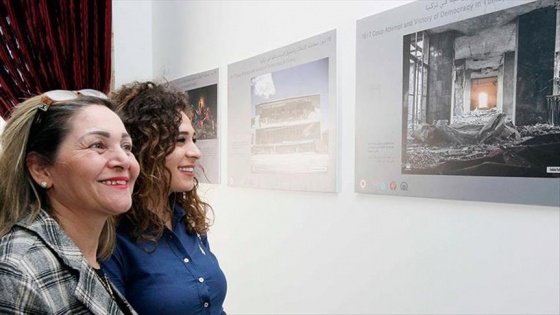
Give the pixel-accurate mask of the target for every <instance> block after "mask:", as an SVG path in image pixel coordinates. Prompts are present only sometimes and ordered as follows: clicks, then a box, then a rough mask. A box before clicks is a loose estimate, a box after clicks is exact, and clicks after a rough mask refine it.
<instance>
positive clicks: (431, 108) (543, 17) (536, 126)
mask: <svg viewBox="0 0 560 315" xmlns="http://www.w3.org/2000/svg"><path fill="white" fill-rule="evenodd" d="M558 27H559V26H558V19H557V7H556V4H555V3H554V1H538V2H533V3H529V4H526V5H522V6H518V7H514V8H511V9H507V10H502V11H499V12H495V13H490V14H486V15H481V16H478V17H476V18H471V19H466V20H463V21H460V22H457V23H452V24H447V25H444V26H440V27H436V28H431V29H427V30H423V31H420V32H415V33H412V34H408V35H406V36H404V37H403V48H404V54H403V68H404V71H403V74H404V77H403V95H404V99H403V105H404V107H403V110H404V112H403V116H404V117H406V122H405V124H403V128H404V131H403V134H405V135H406V139H403V144H404V148H403V166H402V171H403V173H405V174H442V175H468V176H518V177H525V176H526V177H560V121H559V118H560V110H559V106H558V103H559V101H560V95H559V94H560V74H559V71H558V70H559V69H560V68H559V64H558V63H559V61H560V60H559V59H558V54H559V53H560V47H558V46H555V45H557V44H558V41H559V39H558V37H559V36H560V34H558V33H557V28H558ZM555 69H556V71H555Z"/></svg>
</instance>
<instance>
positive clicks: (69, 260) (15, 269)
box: [0, 211, 136, 315]
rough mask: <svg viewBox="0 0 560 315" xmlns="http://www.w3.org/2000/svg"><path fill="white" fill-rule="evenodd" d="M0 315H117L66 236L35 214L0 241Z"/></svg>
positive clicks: (114, 305)
mask: <svg viewBox="0 0 560 315" xmlns="http://www.w3.org/2000/svg"><path fill="white" fill-rule="evenodd" d="M117 291H118V290H117V289H113V292H114V293H115V294H119V293H118V292H117ZM123 299H124V298H123ZM127 306H129V305H127ZM127 311H128V313H131V314H136V312H134V311H133V310H132V308H131V307H130V306H129V309H128V310H127ZM0 314H99V315H101V314H123V313H122V312H121V311H120V310H119V307H118V305H117V303H116V302H115V301H113V299H112V298H111V296H110V295H109V293H108V292H107V290H105V288H104V287H103V284H102V283H101V282H100V281H99V280H98V277H97V275H96V274H95V271H94V270H93V269H92V268H91V267H90V266H89V265H88V263H87V262H86V260H85V258H84V256H83V255H82V253H81V252H80V250H79V249H78V248H77V247H76V245H74V243H73V242H72V240H71V239H70V238H69V237H68V235H67V234H66V233H65V232H64V231H63V230H62V229H61V228H60V226H59V224H58V223H57V222H56V221H55V220H54V219H53V218H52V217H50V216H49V215H48V214H47V213H46V212H44V211H41V212H40V213H39V215H38V217H37V218H36V219H35V220H34V221H33V222H31V223H27V222H26V221H25V220H22V221H20V222H19V223H17V224H16V225H14V227H13V228H12V229H11V230H10V232H8V233H7V234H6V235H4V236H2V238H0Z"/></svg>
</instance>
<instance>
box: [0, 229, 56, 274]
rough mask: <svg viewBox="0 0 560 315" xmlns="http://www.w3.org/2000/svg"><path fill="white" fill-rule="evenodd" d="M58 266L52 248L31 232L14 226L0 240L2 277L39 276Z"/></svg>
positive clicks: (0, 271) (0, 270)
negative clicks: (10, 275) (15, 275)
mask: <svg viewBox="0 0 560 315" xmlns="http://www.w3.org/2000/svg"><path fill="white" fill-rule="evenodd" d="M59 266H60V262H59V259H58V257H57V256H56V255H55V253H54V252H53V250H52V248H51V247H50V246H49V245H48V244H46V243H45V242H44V241H43V239H42V238H41V237H39V236H38V235H37V234H35V233H33V232H32V231H29V230H26V229H24V228H21V227H18V226H14V227H13V228H12V230H10V231H9V232H8V233H7V234H5V235H4V236H2V238H1V239H0V273H1V274H2V275H9V274H30V276H34V275H41V274H45V272H48V271H53V270H56V269H59ZM32 274H34V275H32Z"/></svg>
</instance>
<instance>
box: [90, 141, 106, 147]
mask: <svg viewBox="0 0 560 315" xmlns="http://www.w3.org/2000/svg"><path fill="white" fill-rule="evenodd" d="M90 148H92V149H103V148H104V146H103V143H101V142H96V143H94V144H92V145H90Z"/></svg>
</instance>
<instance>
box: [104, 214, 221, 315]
mask: <svg viewBox="0 0 560 315" xmlns="http://www.w3.org/2000/svg"><path fill="white" fill-rule="evenodd" d="M173 210H174V217H173V231H170V230H169V229H167V228H165V229H164V232H163V235H162V237H161V238H160V239H159V240H158V241H157V247H156V244H155V243H154V242H150V241H145V240H140V241H139V242H134V241H133V240H132V239H131V238H130V231H131V228H132V226H131V223H130V222H129V221H127V220H124V221H123V222H122V223H121V224H120V225H119V227H118V228H117V245H116V248H115V251H114V253H113V255H112V257H111V258H110V259H108V260H106V261H104V262H102V266H103V269H104V270H105V272H106V273H107V275H108V276H109V277H110V278H111V280H112V281H113V283H114V284H115V286H116V287H117V288H118V289H119V290H120V291H121V293H122V294H123V295H124V296H125V297H126V299H127V300H128V302H129V303H130V304H131V305H132V307H134V309H135V310H136V311H137V312H138V314H161V315H164V314H192V315H194V314H201V315H202V314H204V315H220V314H222V315H223V314H225V312H224V310H223V308H222V304H223V302H224V299H225V297H226V290H227V284H226V278H225V275H224V273H223V272H222V270H221V268H220V266H219V265H218V260H217V259H216V256H214V254H212V252H211V251H210V247H209V245H208V239H207V237H206V235H202V236H198V235H189V234H188V233H187V230H186V227H185V224H184V223H183V220H184V219H185V211H184V210H183V209H182V208H181V207H179V206H175V208H174V209H173Z"/></svg>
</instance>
